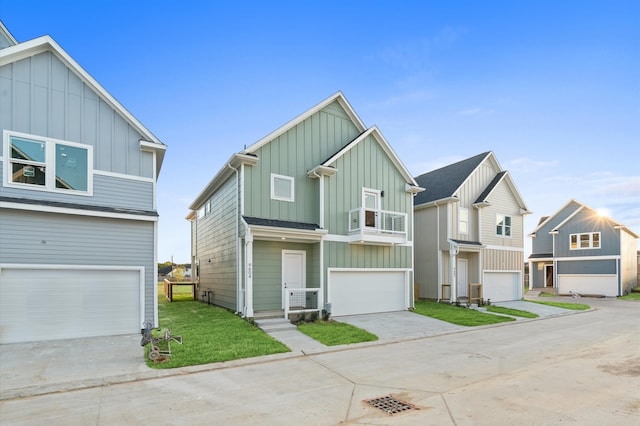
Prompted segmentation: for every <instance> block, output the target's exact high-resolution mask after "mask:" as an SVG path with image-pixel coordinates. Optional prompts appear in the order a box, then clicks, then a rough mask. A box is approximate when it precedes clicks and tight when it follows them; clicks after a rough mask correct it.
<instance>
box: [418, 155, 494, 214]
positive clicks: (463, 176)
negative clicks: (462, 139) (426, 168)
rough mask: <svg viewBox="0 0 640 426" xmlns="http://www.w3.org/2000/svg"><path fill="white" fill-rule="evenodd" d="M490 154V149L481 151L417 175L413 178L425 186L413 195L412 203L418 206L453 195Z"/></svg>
mask: <svg viewBox="0 0 640 426" xmlns="http://www.w3.org/2000/svg"><path fill="white" fill-rule="evenodd" d="M490 154H491V151H487V152H483V153H482V154H478V155H476V156H473V157H471V158H467V159H466V160H462V161H458V162H457V163H453V164H449V165H448V166H444V167H441V168H439V169H437V170H433V171H431V172H428V173H424V174H422V175H420V176H418V177H417V178H416V179H415V180H416V183H417V184H418V185H419V186H421V187H422V188H425V190H424V191H423V192H421V193H420V194H418V195H417V196H416V197H415V199H414V200H413V204H414V205H416V206H418V205H420V204H426V203H430V202H433V201H437V200H442V199H445V198H450V197H453V196H454V195H455V193H456V191H458V189H459V188H460V187H461V186H462V184H463V183H464V182H465V181H466V180H467V178H468V177H469V176H470V175H471V174H472V173H473V171H474V170H475V169H476V168H478V166H479V165H480V164H481V163H482V162H483V161H484V160H485V159H486V158H487V157H488V156H489V155H490Z"/></svg>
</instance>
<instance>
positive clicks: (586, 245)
mask: <svg viewBox="0 0 640 426" xmlns="http://www.w3.org/2000/svg"><path fill="white" fill-rule="evenodd" d="M569 248H570V249H571V250H584V249H599V248H600V233H599V232H585V233H582V234H571V235H569Z"/></svg>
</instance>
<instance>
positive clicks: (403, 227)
mask: <svg viewBox="0 0 640 426" xmlns="http://www.w3.org/2000/svg"><path fill="white" fill-rule="evenodd" d="M349 232H363V233H379V234H389V235H406V234H407V214H406V213H401V212H392V211H387V210H372V209H365V208H364V207H359V208H357V209H353V210H351V211H350V212H349Z"/></svg>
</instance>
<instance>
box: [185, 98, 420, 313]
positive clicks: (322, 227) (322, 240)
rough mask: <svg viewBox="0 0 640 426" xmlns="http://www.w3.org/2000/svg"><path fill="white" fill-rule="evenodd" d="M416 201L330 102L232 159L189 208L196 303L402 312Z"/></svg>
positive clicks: (387, 156)
mask: <svg viewBox="0 0 640 426" xmlns="http://www.w3.org/2000/svg"><path fill="white" fill-rule="evenodd" d="M420 190H421V188H419V187H418V186H417V185H416V183H415V181H414V180H413V178H412V177H411V175H410V174H409V173H408V171H407V169H406V168H405V167H404V165H403V164H402V162H401V161H400V159H399V158H398V157H397V155H396V154H395V153H394V151H393V150H392V148H391V146H390V145H389V143H388V142H387V141H386V140H385V138H384V137H383V136H382V134H381V133H380V131H379V130H378V129H377V127H375V126H373V127H369V128H367V127H366V126H365V125H364V124H363V122H362V121H361V120H360V118H359V117H358V116H357V115H356V113H355V111H354V110H353V109H352V107H351V106H350V104H349V103H348V102H347V100H346V99H345V97H344V96H343V95H342V93H340V92H338V93H336V94H334V95H333V96H331V97H329V98H328V99H326V100H324V101H323V102H321V103H319V104H318V105H316V106H315V107H313V108H311V109H309V110H308V111H306V112H305V113H303V114H302V115H300V116H298V117H297V118H295V119H293V120H292V121H290V122H289V123H287V124H285V125H284V126H282V127H280V128H279V129H277V130H275V131H274V132H272V133H271V134H269V135H268V136H266V137H264V138H263V139H261V140H259V141H257V142H256V143H254V144H253V145H251V146H249V147H248V148H246V149H244V150H242V151H240V152H238V153H236V154H234V155H233V156H232V157H231V158H230V159H229V161H227V163H225V164H224V165H223V166H222V168H221V169H220V170H219V171H218V173H217V174H216V175H215V176H214V177H213V179H212V180H211V181H210V182H209V183H208V184H207V185H206V186H205V188H204V189H203V190H202V192H201V193H200V194H199V195H198V196H197V197H196V199H195V200H194V201H193V203H192V204H191V206H190V209H191V212H190V213H189V215H188V216H187V219H188V220H190V221H191V236H192V245H191V250H192V263H193V270H194V271H196V280H197V282H198V297H199V298H201V299H203V300H206V301H208V302H210V303H214V304H216V305H220V306H224V307H226V308H229V309H232V310H234V311H237V312H239V313H241V314H242V315H243V316H246V317H254V316H259V315H260V314H261V313H271V314H272V315H274V314H275V315H279V316H285V317H286V316H288V314H289V313H291V312H303V311H315V312H320V311H322V310H323V309H327V310H329V311H330V313H331V314H332V315H334V316H337V315H347V314H360V313H370V312H385V311H397V310H405V309H407V308H409V307H411V306H413V291H412V288H413V287H412V284H413V238H412V236H413V214H412V212H413V209H412V205H413V197H414V194H415V193H417V192H419V191H420Z"/></svg>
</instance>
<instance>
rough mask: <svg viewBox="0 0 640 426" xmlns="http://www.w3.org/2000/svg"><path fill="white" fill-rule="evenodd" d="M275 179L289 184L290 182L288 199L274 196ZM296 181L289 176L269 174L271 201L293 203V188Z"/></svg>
mask: <svg viewBox="0 0 640 426" xmlns="http://www.w3.org/2000/svg"><path fill="white" fill-rule="evenodd" d="M276 179H282V180H287V181H289V182H291V196H290V197H281V196H278V195H276V191H275V180H276ZM295 184H296V181H295V179H294V178H293V177H291V176H285V175H279V174H276V173H271V199H272V200H277V201H288V202H290V203H293V202H295V198H296V187H295Z"/></svg>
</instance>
